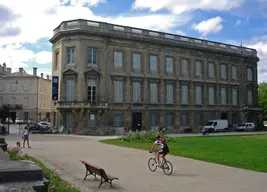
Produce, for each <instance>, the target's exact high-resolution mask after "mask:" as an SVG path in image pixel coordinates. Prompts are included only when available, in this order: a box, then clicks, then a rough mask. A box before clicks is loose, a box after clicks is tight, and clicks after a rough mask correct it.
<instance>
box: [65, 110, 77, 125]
mask: <svg viewBox="0 0 267 192" xmlns="http://www.w3.org/2000/svg"><path fill="white" fill-rule="evenodd" d="M74 126H75V115H74V114H73V113H72V112H67V113H66V127H67V128H74Z"/></svg>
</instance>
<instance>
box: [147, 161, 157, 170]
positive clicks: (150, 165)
mask: <svg viewBox="0 0 267 192" xmlns="http://www.w3.org/2000/svg"><path fill="white" fill-rule="evenodd" d="M156 164H157V162H156V159H155V158H150V159H149V160H148V168H149V169H150V171H152V172H154V171H156V169H157V165H156Z"/></svg>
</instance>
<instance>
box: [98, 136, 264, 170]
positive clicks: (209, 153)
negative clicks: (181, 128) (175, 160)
mask: <svg viewBox="0 0 267 192" xmlns="http://www.w3.org/2000/svg"><path fill="white" fill-rule="evenodd" d="M174 140H175V141H174V142H168V145H169V148H170V154H172V155H177V156H183V157H188V158H192V159H198V160H203V161H207V162H214V163H218V164H224V165H228V166H232V167H238V168H243V169H248V170H254V171H259V172H267V135H246V136H208V137H181V138H175V139H174ZM101 142H103V143H106V144H113V145H119V146H124V147H131V148H138V149H144V150H149V149H150V148H151V146H152V143H144V142H136V141H134V142H132V141H131V142H128V141H122V140H120V139H109V140H103V141H101Z"/></svg>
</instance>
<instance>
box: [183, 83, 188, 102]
mask: <svg viewBox="0 0 267 192" xmlns="http://www.w3.org/2000/svg"><path fill="white" fill-rule="evenodd" d="M182 104H183V105H188V85H182Z"/></svg>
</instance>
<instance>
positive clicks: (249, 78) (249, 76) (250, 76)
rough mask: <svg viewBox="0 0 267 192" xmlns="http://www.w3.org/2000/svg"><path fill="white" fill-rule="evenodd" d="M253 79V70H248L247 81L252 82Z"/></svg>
mask: <svg viewBox="0 0 267 192" xmlns="http://www.w3.org/2000/svg"><path fill="white" fill-rule="evenodd" d="M252 79H253V75H252V69H251V68H247V80H248V81H252Z"/></svg>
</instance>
